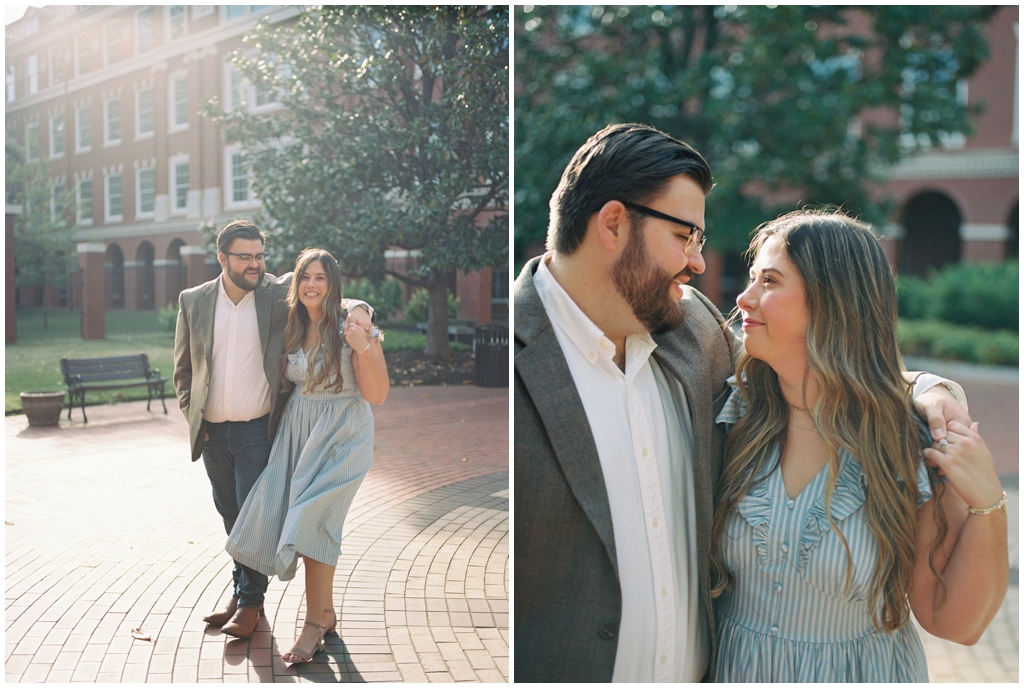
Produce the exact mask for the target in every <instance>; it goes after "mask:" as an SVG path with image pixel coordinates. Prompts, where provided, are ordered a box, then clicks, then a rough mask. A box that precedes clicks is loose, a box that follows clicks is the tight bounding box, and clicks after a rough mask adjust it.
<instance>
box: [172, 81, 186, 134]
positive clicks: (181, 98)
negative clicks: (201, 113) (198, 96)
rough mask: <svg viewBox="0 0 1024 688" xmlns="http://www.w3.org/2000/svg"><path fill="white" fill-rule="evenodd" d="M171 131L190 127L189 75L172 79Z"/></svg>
mask: <svg viewBox="0 0 1024 688" xmlns="http://www.w3.org/2000/svg"><path fill="white" fill-rule="evenodd" d="M170 100H171V112H170V115H171V127H170V129H171V131H175V130H178V129H185V128H187V127H188V77H187V76H181V77H178V78H176V79H171V98H170Z"/></svg>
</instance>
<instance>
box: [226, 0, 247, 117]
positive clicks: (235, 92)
mask: <svg viewBox="0 0 1024 688" xmlns="http://www.w3.org/2000/svg"><path fill="white" fill-rule="evenodd" d="M232 7H233V5H232ZM228 73H229V77H228V83H229V84H230V89H231V90H230V93H229V98H228V102H229V103H230V104H231V109H232V110H234V109H235V108H237V107H241V106H242V104H243V103H244V102H245V84H244V82H243V81H242V74H241V72H239V71H238V70H237V69H235V68H234V66H232V65H228Z"/></svg>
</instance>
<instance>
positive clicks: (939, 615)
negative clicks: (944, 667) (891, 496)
mask: <svg viewBox="0 0 1024 688" xmlns="http://www.w3.org/2000/svg"><path fill="white" fill-rule="evenodd" d="M977 428H978V424H977V423H973V424H971V426H970V427H967V426H966V425H963V424H961V423H957V422H955V421H953V422H950V423H949V425H948V426H947V428H946V438H945V440H944V441H940V442H939V443H937V444H939V445H941V450H940V449H939V448H938V447H936V448H928V449H925V450H924V456H925V459H926V461H927V462H928V463H930V464H931V465H933V466H937V467H938V469H939V473H940V474H941V475H944V476H945V477H946V478H947V480H948V482H946V483H944V484H943V485H942V486H941V487H940V488H939V490H938V492H939V494H938V496H936V497H933V498H931V499H929V500H928V501H927V502H926V503H925V504H924V506H923V507H922V508H921V509H920V510H919V511H918V517H917V544H916V548H917V560H916V562H915V564H914V573H913V585H912V586H911V590H910V594H909V599H910V607H911V609H913V611H914V616H915V617H917V620H918V621H919V622H920V624H921V626H922V627H923V628H924V629H925V630H926V631H928V632H929V633H931V634H932V635H935V636H938V637H940V638H945V639H946V640H952V641H954V642H957V643H961V644H963V645H973V644H975V643H976V642H978V640H979V639H980V638H981V634H982V633H983V632H984V631H985V629H986V628H987V627H988V625H989V623H991V621H992V619H993V618H994V617H995V615H996V612H998V611H999V607H1000V605H1001V604H1002V602H1003V597H1004V596H1005V595H1006V587H1007V584H1008V583H1009V575H1010V568H1009V554H1008V551H1007V542H1006V507H1005V501H1004V498H1005V494H1006V493H1005V492H1003V490H1002V487H1000V485H999V479H998V477H997V476H996V472H995V466H994V464H993V461H992V454H991V453H990V452H989V450H988V448H987V447H986V446H985V442H984V441H983V440H982V439H981V436H980V435H978V433H977ZM996 506H998V507H999V508H995V509H990V507H996ZM935 509H942V512H943V513H944V514H945V517H946V524H947V532H946V536H945V538H943V541H942V543H941V545H940V546H939V548H938V550H936V552H935V555H934V563H935V568H936V569H938V571H939V572H940V573H941V574H942V576H943V578H944V579H945V582H946V590H945V600H943V589H942V586H941V585H940V584H939V581H938V580H937V579H936V578H935V575H934V574H933V573H932V570H931V566H930V565H929V560H928V558H929V553H930V552H931V549H932V543H933V542H934V541H935V536H936V534H937V532H938V526H937V525H936V523H935V519H934V517H935V512H934V510H935ZM970 509H973V510H974V511H973V512H972V511H970Z"/></svg>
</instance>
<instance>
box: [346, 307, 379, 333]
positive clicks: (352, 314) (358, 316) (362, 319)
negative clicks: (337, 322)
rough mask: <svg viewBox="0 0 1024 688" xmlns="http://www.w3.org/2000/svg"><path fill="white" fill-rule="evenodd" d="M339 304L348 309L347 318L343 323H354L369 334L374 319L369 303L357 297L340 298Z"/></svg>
mask: <svg viewBox="0 0 1024 688" xmlns="http://www.w3.org/2000/svg"><path fill="white" fill-rule="evenodd" d="M341 305H342V307H343V308H345V309H346V310H347V311H348V318H346V319H345V324H346V325H350V324H352V323H356V324H358V325H359V327H361V328H363V332H366V333H367V334H369V332H370V328H371V327H372V326H373V319H374V313H373V308H372V307H371V306H370V304H368V303H366V302H365V301H360V300H359V299H342V300H341Z"/></svg>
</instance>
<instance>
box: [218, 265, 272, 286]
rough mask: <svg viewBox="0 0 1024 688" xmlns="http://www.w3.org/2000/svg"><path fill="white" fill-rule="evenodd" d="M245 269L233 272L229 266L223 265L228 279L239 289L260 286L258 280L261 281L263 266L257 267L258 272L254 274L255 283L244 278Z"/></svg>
mask: <svg viewBox="0 0 1024 688" xmlns="http://www.w3.org/2000/svg"><path fill="white" fill-rule="evenodd" d="M248 269H249V268H246V269H245V270H248ZM245 270H243V271H242V272H235V271H234V270H232V269H231V268H230V267H229V266H225V267H224V271H225V272H226V273H227V274H228V279H229V280H231V283H232V284H234V285H235V286H236V287H238V288H239V289H243V290H245V291H254V290H255V289H256V287H258V286H260V282H262V281H263V275H264V270H263V268H259V274H258V275H256V282H255V283H253V282H250V281H249V280H248V279H247V278H246V276H245Z"/></svg>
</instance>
